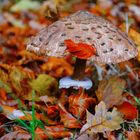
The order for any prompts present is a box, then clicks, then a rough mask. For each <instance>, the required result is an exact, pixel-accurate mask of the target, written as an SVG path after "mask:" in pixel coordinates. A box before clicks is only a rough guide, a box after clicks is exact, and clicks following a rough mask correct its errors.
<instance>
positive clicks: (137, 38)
mask: <svg viewBox="0 0 140 140" xmlns="http://www.w3.org/2000/svg"><path fill="white" fill-rule="evenodd" d="M128 34H129V36H130V37H131V38H132V39H133V40H134V42H135V44H136V45H137V47H138V57H137V58H138V60H139V61H140V33H139V32H137V31H135V30H134V29H130V30H129V33H128Z"/></svg>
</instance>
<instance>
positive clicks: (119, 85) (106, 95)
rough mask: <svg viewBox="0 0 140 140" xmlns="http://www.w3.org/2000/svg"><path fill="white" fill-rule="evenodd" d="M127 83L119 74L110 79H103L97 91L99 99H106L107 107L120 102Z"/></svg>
mask: <svg viewBox="0 0 140 140" xmlns="http://www.w3.org/2000/svg"><path fill="white" fill-rule="evenodd" d="M125 85H126V82H125V80H123V79H121V78H119V77H117V76H112V77H110V78H109V79H105V80H102V81H101V82H100V83H99V86H98V89H97V91H96V95H97V98H98V100H99V101H104V102H105V103H106V105H107V108H111V107H113V106H114V105H118V104H120V102H121V101H122V93H123V90H124V89H125Z"/></svg>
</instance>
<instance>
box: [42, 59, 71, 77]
mask: <svg viewBox="0 0 140 140" xmlns="http://www.w3.org/2000/svg"><path fill="white" fill-rule="evenodd" d="M41 68H42V70H44V71H46V72H47V73H49V75H51V76H54V77H63V76H68V75H72V72H73V68H72V66H71V65H70V64H69V63H68V62H67V61H66V60H65V59H64V58H56V57H49V58H48V61H47V62H46V63H44V64H43V65H42V66H41Z"/></svg>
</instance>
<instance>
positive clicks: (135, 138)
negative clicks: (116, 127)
mask: <svg viewBox="0 0 140 140" xmlns="http://www.w3.org/2000/svg"><path fill="white" fill-rule="evenodd" d="M126 136H127V138H128V140H139V135H138V134H137V133H136V132H135V131H127V132H126Z"/></svg>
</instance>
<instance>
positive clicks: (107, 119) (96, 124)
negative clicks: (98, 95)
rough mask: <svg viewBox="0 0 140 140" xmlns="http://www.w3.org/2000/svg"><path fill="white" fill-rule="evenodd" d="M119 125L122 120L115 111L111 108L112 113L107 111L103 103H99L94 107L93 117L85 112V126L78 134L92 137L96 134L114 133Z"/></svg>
mask: <svg viewBox="0 0 140 140" xmlns="http://www.w3.org/2000/svg"><path fill="white" fill-rule="evenodd" d="M121 123H123V119H122V116H121V114H120V113H119V112H118V111H117V109H116V108H113V110H112V112H110V111H107V108H106V105H105V103H104V102H103V101H101V102H100V103H99V104H98V105H97V106H96V107H95V115H93V114H91V113H90V112H89V111H87V119H86V124H85V125H83V127H82V129H81V130H80V132H81V133H87V134H90V135H92V134H93V133H98V132H101V133H104V132H106V131H114V130H118V129H120V128H121V126H120V124H121Z"/></svg>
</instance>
